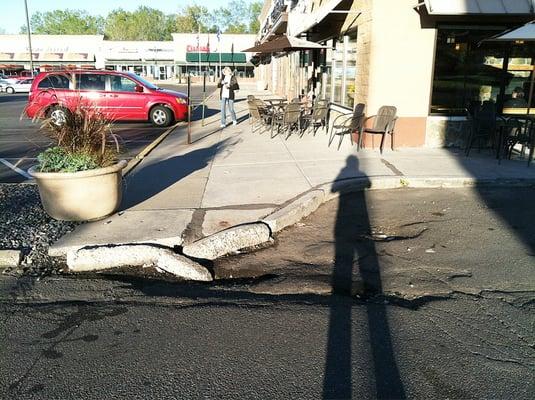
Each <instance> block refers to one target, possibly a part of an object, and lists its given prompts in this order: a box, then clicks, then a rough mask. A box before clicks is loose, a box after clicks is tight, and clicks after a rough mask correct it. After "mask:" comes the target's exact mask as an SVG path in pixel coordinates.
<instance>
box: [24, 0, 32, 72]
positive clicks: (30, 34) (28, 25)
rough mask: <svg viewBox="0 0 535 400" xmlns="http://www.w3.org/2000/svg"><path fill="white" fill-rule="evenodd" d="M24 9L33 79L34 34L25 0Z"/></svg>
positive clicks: (25, 0)
mask: <svg viewBox="0 0 535 400" xmlns="http://www.w3.org/2000/svg"><path fill="white" fill-rule="evenodd" d="M24 7H25V9H26V29H27V30H28V47H29V48H30V73H31V74H32V78H33V51H32V32H31V30H30V17H29V16H28V2H27V0H24Z"/></svg>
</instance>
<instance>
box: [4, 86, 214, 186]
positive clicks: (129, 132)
mask: <svg viewBox="0 0 535 400" xmlns="http://www.w3.org/2000/svg"><path fill="white" fill-rule="evenodd" d="M162 86H164V85H162ZM165 87H166V88H169V89H173V90H177V91H180V92H184V93H185V92H186V86H185V85H174V86H168V85H166V86H165ZM213 89H214V88H213V86H211V87H210V88H207V95H208V94H210V93H211V92H212V91H213ZM191 97H192V99H193V100H194V102H193V104H197V103H198V102H199V99H201V98H202V87H201V86H192V93H191ZM27 98H28V95H27V94H26V93H21V94H7V93H0V183H18V182H23V181H25V180H27V179H28V176H27V174H26V170H27V169H28V168H30V167H31V166H32V165H33V164H35V160H36V157H37V155H38V154H39V153H40V152H41V151H43V150H44V149H45V148H47V147H48V146H50V144H51V143H52V142H51V141H50V139H48V138H47V137H46V136H44V135H43V134H42V133H40V132H39V131H38V128H39V123H38V122H32V121H31V120H30V119H28V118H27V117H24V116H23V111H24V107H25V106H26V103H27ZM166 129H167V128H155V127H153V126H152V125H151V124H150V123H148V122H119V123H116V124H115V125H114V128H113V132H114V133H115V134H116V135H117V136H118V137H119V138H120V144H121V146H122V150H123V153H122V158H124V159H126V160H129V159H131V158H133V157H135V155H136V154H137V153H139V152H140V151H141V150H142V149H143V148H144V147H145V146H147V145H148V144H149V143H151V142H152V141H153V140H154V139H156V138H157V137H158V136H159V135H161V134H162V133H163V132H164V131H165V130H166Z"/></svg>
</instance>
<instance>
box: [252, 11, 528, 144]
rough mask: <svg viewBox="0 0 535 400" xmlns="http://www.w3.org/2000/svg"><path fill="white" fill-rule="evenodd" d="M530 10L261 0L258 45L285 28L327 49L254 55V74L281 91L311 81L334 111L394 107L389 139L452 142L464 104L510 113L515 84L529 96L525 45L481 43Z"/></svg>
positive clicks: (460, 130)
mask: <svg viewBox="0 0 535 400" xmlns="http://www.w3.org/2000/svg"><path fill="white" fill-rule="evenodd" d="M534 11H535V0H425V1H424V0H421V1H417V0H266V2H265V4H264V8H263V10H262V13H261V16H260V20H261V32H260V33H259V36H258V37H257V44H260V43H265V42H266V41H270V40H272V39H273V38H275V37H277V36H278V35H284V34H285V35H288V36H294V37H300V38H303V39H307V40H309V41H313V42H316V43H319V44H322V45H325V46H326V47H327V48H326V49H320V50H305V51H292V52H281V53H272V54H257V55H256V57H255V58H254V59H255V60H256V59H257V60H258V62H260V65H259V66H258V72H257V74H256V75H257V77H258V79H261V80H262V81H263V82H264V84H265V86H266V87H267V88H268V89H270V90H272V91H274V92H276V93H278V94H281V95H285V96H288V97H293V96H296V95H298V94H300V93H301V91H303V90H304V91H308V90H309V89H310V88H311V87H312V88H314V90H315V92H316V95H317V96H319V97H322V98H327V99H329V100H330V101H331V102H332V103H333V107H332V108H333V110H334V111H335V112H337V111H338V112H347V111H349V110H351V109H352V108H353V107H354V105H355V104H356V103H364V104H365V105H366V114H367V115H373V114H375V113H376V112H377V110H378V108H379V107H380V106H382V105H393V106H396V107H397V109H398V117H399V119H398V121H397V124H396V145H397V146H406V147H418V146H428V147H439V146H451V145H460V144H462V143H463V141H464V137H463V135H464V132H466V129H464V128H465V125H466V111H465V110H466V107H467V106H468V104H470V102H473V101H485V100H492V101H494V102H495V103H496V105H497V108H498V111H499V112H502V111H508V112H511V111H515V110H511V109H507V107H508V101H509V100H511V98H512V97H514V96H513V91H515V89H516V90H517V91H518V90H520V89H521V90H522V91H523V92H524V93H525V94H526V99H527V93H528V92H529V87H530V85H531V84H532V80H533V65H534V58H535V51H534V47H533V42H529V43H528V42H522V41H518V42H513V43H508V44H501V43H493V42H487V41H483V42H482V40H484V39H486V38H489V37H491V36H492V35H495V34H498V33H500V32H503V31H505V30H507V29H510V28H514V27H518V26H519V25H522V24H524V23H527V22H529V21H531V20H533V19H535V12H534ZM530 100H531V102H532V105H531V106H532V107H533V106H534V105H535V102H534V101H533V99H530ZM516 111H518V112H524V113H525V112H526V108H525V107H524V109H518V110H516ZM533 111H535V110H533Z"/></svg>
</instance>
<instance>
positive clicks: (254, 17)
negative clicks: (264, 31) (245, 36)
mask: <svg viewBox="0 0 535 400" xmlns="http://www.w3.org/2000/svg"><path fill="white" fill-rule="evenodd" d="M263 5H264V4H263V3H262V2H261V1H255V2H253V3H251V4H249V33H258V32H259V31H260V21H259V20H258V16H259V15H260V12H261V11H262V6H263Z"/></svg>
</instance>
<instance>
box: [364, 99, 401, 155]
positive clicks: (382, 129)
mask: <svg viewBox="0 0 535 400" xmlns="http://www.w3.org/2000/svg"><path fill="white" fill-rule="evenodd" d="M396 113H397V108H396V107H394V106H381V107H380V108H379V110H378V111H377V115H372V116H370V117H367V118H365V120H364V121H363V122H364V123H365V122H366V121H368V120H373V126H372V127H371V128H363V129H362V131H361V134H360V135H359V143H358V149H359V150H360V149H361V148H362V141H363V137H364V134H366V133H369V134H370V135H381V145H380V146H379V151H380V152H381V154H383V145H384V143H385V136H386V135H390V147H391V149H392V150H394V128H395V126H396V120H397V116H396Z"/></svg>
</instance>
